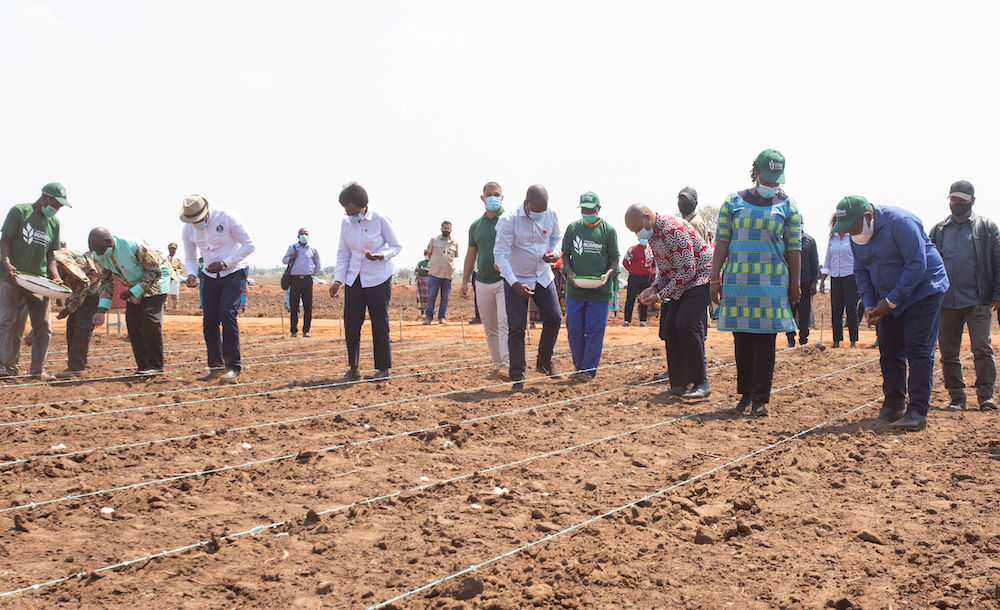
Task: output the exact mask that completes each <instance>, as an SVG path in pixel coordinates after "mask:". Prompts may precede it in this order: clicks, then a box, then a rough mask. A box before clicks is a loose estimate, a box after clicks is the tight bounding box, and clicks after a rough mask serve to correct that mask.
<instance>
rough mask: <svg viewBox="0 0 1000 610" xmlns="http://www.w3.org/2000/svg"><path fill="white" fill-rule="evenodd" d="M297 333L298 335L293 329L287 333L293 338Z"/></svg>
mask: <svg viewBox="0 0 1000 610" xmlns="http://www.w3.org/2000/svg"><path fill="white" fill-rule="evenodd" d="M298 335H299V333H297V332H295V331H294V330H293V331H292V332H290V333H288V336H289V337H291V338H292V339H294V338H295V337H297V336H298Z"/></svg>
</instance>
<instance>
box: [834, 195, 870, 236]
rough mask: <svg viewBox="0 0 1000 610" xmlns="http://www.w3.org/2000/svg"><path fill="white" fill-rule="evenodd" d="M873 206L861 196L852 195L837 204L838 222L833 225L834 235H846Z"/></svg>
mask: <svg viewBox="0 0 1000 610" xmlns="http://www.w3.org/2000/svg"><path fill="white" fill-rule="evenodd" d="M871 207H872V204H870V203H868V200H867V199H865V198H864V197H862V196H861V195H850V196H849V197H844V198H843V199H841V200H840V203H838V204H837V212H836V218H837V220H836V222H834V223H833V229H831V231H833V232H834V233H844V232H846V231H847V230H848V229H850V228H851V225H852V224H854V221H855V220H857V219H858V218H860V217H862V216H864V215H865V212H867V211H868V210H870V209H871Z"/></svg>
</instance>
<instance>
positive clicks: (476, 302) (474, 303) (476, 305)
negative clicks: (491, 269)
mask: <svg viewBox="0 0 1000 610" xmlns="http://www.w3.org/2000/svg"><path fill="white" fill-rule="evenodd" d="M477 275H479V273H477V272H476V271H473V272H472V306H473V307H474V308H475V311H476V319H477V320H479V319H480V318H479V297H477V296H476V276H477Z"/></svg>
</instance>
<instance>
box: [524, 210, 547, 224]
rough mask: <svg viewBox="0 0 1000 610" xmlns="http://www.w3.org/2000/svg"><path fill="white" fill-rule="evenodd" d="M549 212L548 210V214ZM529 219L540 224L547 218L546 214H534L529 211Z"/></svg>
mask: <svg viewBox="0 0 1000 610" xmlns="http://www.w3.org/2000/svg"><path fill="white" fill-rule="evenodd" d="M547 211H548V210H546V212H547ZM528 218H530V219H532V220H534V221H535V222H538V221H540V220H541V219H543V218H545V212H532V211H531V210H528Z"/></svg>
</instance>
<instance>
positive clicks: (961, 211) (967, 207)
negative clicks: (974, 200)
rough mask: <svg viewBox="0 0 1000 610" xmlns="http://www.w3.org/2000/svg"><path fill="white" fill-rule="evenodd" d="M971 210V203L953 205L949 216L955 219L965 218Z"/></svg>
mask: <svg viewBox="0 0 1000 610" xmlns="http://www.w3.org/2000/svg"><path fill="white" fill-rule="evenodd" d="M971 210H972V204H971V203H953V204H951V215H952V216H955V217H961V216H965V215H966V214H968V213H969V212H970V211H971Z"/></svg>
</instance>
